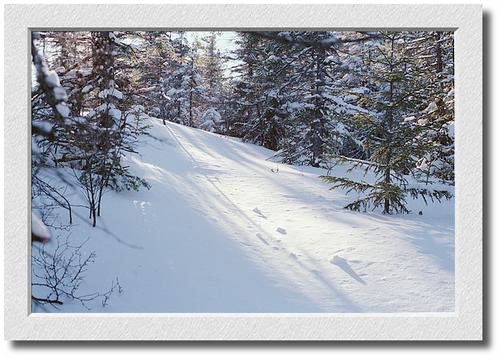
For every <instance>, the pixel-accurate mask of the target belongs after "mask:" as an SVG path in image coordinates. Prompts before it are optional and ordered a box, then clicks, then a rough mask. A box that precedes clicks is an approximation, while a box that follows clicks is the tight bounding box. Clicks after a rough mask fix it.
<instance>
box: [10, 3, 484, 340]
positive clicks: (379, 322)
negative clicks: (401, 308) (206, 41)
mask: <svg viewBox="0 0 502 360" xmlns="http://www.w3.org/2000/svg"><path fill="white" fill-rule="evenodd" d="M55 28H60V29H68V30H70V29H78V28H80V29H86V28H93V29H96V28H100V29H101V28H106V29H113V28H121V29H124V28H135V29H152V28H164V29H165V28H170V29H201V30H203V29H220V30H223V29H228V30H234V29H253V28H254V29H280V28H290V29H291V28H295V29H296V28H303V29H328V28H329V29H340V30H342V29H347V30H348V29H376V28H386V29H444V30H455V96H456V105H455V112H456V125H455V131H456V178H457V181H456V199H455V201H456V205H455V206H456V209H455V210H456V215H455V222H456V226H455V234H456V235H455V281H456V287H455V291H456V292H455V296H456V308H455V312H454V313H425V314H424V313H407V314H31V313H30V311H31V310H30V308H31V306H30V304H31V299H30V295H31V294H30V291H31V290H30V286H29V284H30V261H29V259H30V246H29V245H30V244H29V239H30V226H29V224H30V223H31V221H30V214H31V212H30V190H29V187H30V161H29V159H30V152H31V145H30V136H29V134H30V127H29V119H30V104H29V97H30V88H29V84H30V77H31V75H30V70H29V69H30V61H31V59H30V52H29V38H30V31H31V30H40V29H55ZM4 247H5V249H4V250H5V337H6V339H9V340H482V337H483V335H482V329H483V326H482V325H483V322H482V8H481V5H7V6H6V7H5V242H4Z"/></svg>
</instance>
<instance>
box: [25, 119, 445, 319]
mask: <svg viewBox="0 0 502 360" xmlns="http://www.w3.org/2000/svg"><path fill="white" fill-rule="evenodd" d="M151 121H152V128H151V130H150V132H151V133H152V134H153V135H155V138H156V139H152V138H146V139H144V140H143V143H142V145H141V146H140V148H139V149H138V150H139V154H134V155H131V156H130V159H129V161H130V165H131V169H132V172H133V173H134V174H136V175H138V176H140V177H143V178H145V179H146V180H147V181H149V182H150V184H151V185H152V188H151V190H149V191H148V190H141V191H139V192H128V193H107V194H106V195H105V199H104V206H103V216H102V218H101V219H99V222H98V225H101V226H103V227H104V228H106V229H108V230H109V231H111V232H113V233H114V234H115V235H116V236H117V237H118V238H121V239H124V240H126V241H127V242H128V243H132V244H135V245H136V246H137V247H139V249H138V248H130V247H126V246H124V245H123V244H121V243H119V242H117V241H114V240H113V238H111V237H110V236H109V235H108V234H106V233H105V232H102V231H100V230H99V229H97V230H96V229H94V230H93V231H91V229H90V227H89V225H88V224H84V223H82V222H80V225H77V226H74V227H73V235H72V238H76V239H79V240H85V239H86V238H90V241H89V242H88V244H86V246H87V247H88V248H89V249H92V250H95V251H96V253H97V255H98V256H97V259H96V263H95V264H93V265H92V267H91V268H90V269H89V271H88V274H87V282H86V285H87V286H89V290H93V289H94V290H96V289H95V286H96V284H99V287H100V288H106V286H107V285H108V284H109V283H110V282H111V281H112V280H113V279H114V278H115V276H118V277H119V279H120V283H121V286H122V287H123V289H124V291H123V293H122V294H118V295H115V296H113V297H112V298H111V299H110V305H109V306H107V307H104V308H103V307H101V306H99V305H96V306H95V307H93V309H92V311H98V312H99V311H103V312H439V311H454V255H453V254H454V247H453V241H454V230H453V228H454V226H453V218H454V216H453V209H454V206H453V201H451V202H449V203H444V204H432V205H431V206H429V207H427V208H425V207H423V205H422V204H421V203H420V202H413V201H410V208H411V209H412V210H415V212H416V213H418V210H422V209H423V210H424V215H423V216H417V215H395V216H384V215H381V214H379V213H377V212H375V213H354V212H349V211H347V210H344V209H343V205H344V204H346V203H347V196H346V195H345V194H344V193H342V192H338V191H328V189H329V186H328V185H326V184H325V183H323V182H322V181H321V180H320V179H319V178H318V176H319V175H321V174H323V172H322V170H320V169H313V168H308V167H296V166H288V165H285V164H275V163H273V162H271V161H269V160H267V159H268V158H270V156H271V155H273V152H271V151H269V150H267V149H264V148H262V147H259V146H256V145H252V144H245V143H242V142H241V141H240V140H239V139H234V138H230V137H225V136H221V135H216V134H212V133H208V132H205V131H202V130H197V129H192V128H188V127H184V126H182V125H177V124H172V123H168V124H167V126H163V125H162V123H161V121H159V120H156V119H152V120H151ZM159 139H160V141H159ZM271 168H277V169H278V170H279V171H278V172H271V171H270V169H271ZM339 171H341V170H339ZM82 214H84V212H83V213H82ZM62 216H63V215H62ZM90 284H92V285H93V286H94V287H91V285H90ZM62 310H64V311H69V312H71V311H86V310H85V309H84V308H82V307H80V305H78V304H67V305H65V307H64V308H63V309H62ZM34 311H36V309H34Z"/></svg>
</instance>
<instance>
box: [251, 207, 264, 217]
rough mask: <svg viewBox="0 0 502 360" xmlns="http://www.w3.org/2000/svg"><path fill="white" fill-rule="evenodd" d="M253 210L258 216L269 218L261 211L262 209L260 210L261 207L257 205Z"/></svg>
mask: <svg viewBox="0 0 502 360" xmlns="http://www.w3.org/2000/svg"><path fill="white" fill-rule="evenodd" d="M253 212H254V213H255V214H257V215H258V216H260V217H262V218H264V219H266V218H267V217H266V216H265V215H263V213H262V212H261V210H260V209H258V208H257V207H255V208H254V209H253Z"/></svg>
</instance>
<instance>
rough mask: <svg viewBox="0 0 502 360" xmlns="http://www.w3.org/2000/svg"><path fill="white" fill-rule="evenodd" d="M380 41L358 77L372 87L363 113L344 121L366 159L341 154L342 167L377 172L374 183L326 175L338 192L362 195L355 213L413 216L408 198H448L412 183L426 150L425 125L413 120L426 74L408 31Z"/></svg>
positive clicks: (361, 101) (363, 103) (365, 96)
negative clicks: (379, 210) (369, 211)
mask: <svg viewBox="0 0 502 360" xmlns="http://www.w3.org/2000/svg"><path fill="white" fill-rule="evenodd" d="M380 35H381V40H380V41H377V43H375V44H373V45H374V46H372V47H371V50H370V51H369V53H368V56H367V58H366V60H365V61H366V62H367V64H368V71H366V72H364V73H362V74H358V75H359V76H362V77H363V78H364V80H365V82H366V83H367V84H368V88H369V92H368V93H367V94H359V95H358V98H359V101H358V105H359V106H361V107H362V108H364V109H365V110H366V111H364V112H363V111H359V112H357V113H356V114H355V115H353V116H349V117H347V118H346V119H345V121H346V122H348V123H350V126H351V127H352V128H353V130H354V136H355V137H356V138H358V139H359V140H360V141H361V142H362V144H363V147H364V149H365V150H367V151H368V153H369V154H370V155H369V158H368V159H367V160H363V159H356V158H349V157H345V156H337V157H336V158H337V160H338V162H340V163H348V164H349V165H350V167H349V170H348V171H349V172H350V171H351V170H352V169H354V168H362V169H363V170H364V173H365V174H367V173H368V172H371V173H373V175H374V180H373V181H359V180H354V179H349V178H346V177H337V176H323V177H322V178H323V179H324V180H325V181H327V182H329V183H332V184H333V188H342V189H346V190H348V192H352V191H355V192H357V193H359V194H360V197H359V198H358V199H357V200H355V201H353V202H351V203H349V204H348V205H346V208H347V209H350V210H357V211H360V210H366V209H368V208H369V207H371V208H372V209H375V208H377V207H382V208H383V212H384V213H385V214H390V213H399V212H405V213H407V212H409V210H408V209H407V207H406V203H407V196H411V197H412V198H417V197H422V198H423V199H424V200H425V201H426V200H427V199H428V198H430V199H432V200H441V199H443V198H446V199H449V198H450V197H451V196H452V195H451V194H450V193H449V192H448V191H446V190H434V189H429V188H426V187H419V186H416V185H415V184H410V179H412V177H411V175H412V174H413V170H414V168H415V162H414V161H413V159H414V156H416V155H417V154H421V153H422V152H423V151H424V148H423V147H422V146H417V142H416V138H417V136H419V135H420V133H421V132H422V131H423V129H422V127H420V126H417V124H416V123H415V122H413V121H410V117H409V115H410V114H413V113H416V112H417V108H418V107H419V106H420V103H421V94H422V89H423V84H422V76H423V74H422V72H421V71H420V67H419V66H417V62H416V60H417V58H416V54H415V53H414V52H413V51H411V52H410V51H409V45H410V43H412V41H413V39H414V37H413V36H412V34H409V33H405V32H399V33H398V32H383V33H381V34H380Z"/></svg>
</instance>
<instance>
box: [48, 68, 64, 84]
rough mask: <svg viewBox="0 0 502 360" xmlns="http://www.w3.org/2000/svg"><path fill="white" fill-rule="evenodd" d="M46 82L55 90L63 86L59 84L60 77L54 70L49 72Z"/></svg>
mask: <svg viewBox="0 0 502 360" xmlns="http://www.w3.org/2000/svg"><path fill="white" fill-rule="evenodd" d="M45 82H46V83H47V85H48V86H50V87H53V88H54V87H59V86H61V84H60V82H59V76H58V74H57V73H56V72H55V71H54V70H51V71H48V72H47V74H46V76H45Z"/></svg>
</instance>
